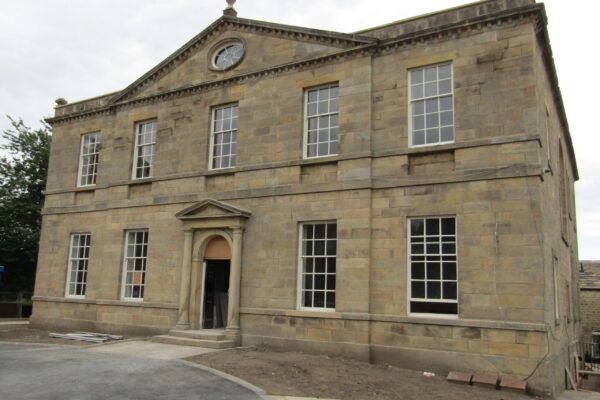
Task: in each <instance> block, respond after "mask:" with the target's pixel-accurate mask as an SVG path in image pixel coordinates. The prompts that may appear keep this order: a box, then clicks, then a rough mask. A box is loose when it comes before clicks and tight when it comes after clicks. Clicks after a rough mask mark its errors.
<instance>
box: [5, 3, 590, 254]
mask: <svg viewBox="0 0 600 400" xmlns="http://www.w3.org/2000/svg"><path fill="white" fill-rule="evenodd" d="M466 2H468V1H460V0H419V1H410V2H409V1H400V0H319V1H314V0H313V1H309V0H306V1H299V0H238V2H237V4H236V9H237V10H238V15H239V16H240V17H244V18H252V19H258V20H264V21H272V22H279V23H284V24H291V25H301V26H307V27H312V28H321V29H328V30H336V31H341V32H352V31H355V30H359V29H364V28H368V27H372V26H375V25H380V24H384V23H388V22H392V21H395V20H398V19H403V18H408V17H412V16H415V15H418V14H422V13H427V12H432V11H437V10H440V9H443V8H447V7H453V6H456V5H460V4H464V3H466ZM545 3H546V7H547V13H548V17H549V29H550V38H551V43H552V47H553V51H554V58H555V62H556V67H557V70H558V76H559V81H560V85H561V89H562V93H563V97H564V101H565V108H566V110H567V115H568V118H569V123H570V126H571V133H572V136H573V141H574V143H575V151H576V153H577V162H578V165H579V173H580V177H581V179H580V181H579V182H578V183H577V184H576V192H577V214H578V215H577V220H578V230H579V256H580V258H581V259H600V202H599V201H598V200H597V198H598V197H599V196H600V157H599V156H598V155H597V153H598V147H599V146H600V135H599V132H598V128H597V124H596V123H594V122H593V120H592V116H593V115H595V113H596V112H598V111H597V105H596V103H597V101H594V100H593V97H592V96H594V95H595V94H597V93H598V89H599V88H598V86H599V85H598V80H597V79H596V78H594V77H593V76H592V74H591V72H590V71H591V70H592V69H595V68H596V67H597V66H598V65H600V60H599V58H600V56H599V52H598V51H597V45H596V40H597V34H596V26H597V21H596V13H595V12H593V10H591V8H592V6H593V4H594V3H593V2H591V1H584V0H571V1H564V0H548V1H546V2H545ZM0 4H1V6H2V7H1V8H0V9H1V12H0V55H1V56H0V130H5V129H7V128H8V127H9V122H8V120H7V119H6V118H4V115H11V116H13V117H17V118H18V117H21V118H23V120H24V121H25V122H26V123H27V124H28V125H30V126H33V127H37V126H39V124H38V123H37V121H39V120H40V119H42V118H43V117H47V116H49V115H51V114H52V112H53V110H52V107H53V104H54V99H56V98H58V97H64V98H66V99H67V100H69V101H75V100H81V99H84V98H87V97H93V96H97V95H100V94H103V93H107V92H112V91H115V90H118V89H122V88H124V87H126V86H127V85H128V84H130V83H131V82H133V81H134V80H135V79H137V78H138V77H140V76H141V75H142V74H143V73H145V72H146V71H148V70H149V69H150V68H152V67H153V66H154V65H156V64H157V63H158V62H160V61H161V60H162V59H164V58H165V57H167V56H168V55H169V54H170V53H172V52H173V51H175V50H176V49H177V48H178V47H179V46H181V45H182V44H183V43H185V42H186V41H187V40H189V39H190V38H191V37H193V36H194V35H196V34H197V33H198V32H200V31H201V30H203V29H204V28H205V27H206V26H208V25H209V24H210V23H212V22H213V21H214V20H216V19H217V18H219V17H220V16H221V14H222V9H223V8H225V6H226V3H225V1H224V0H160V1H159V0H85V1H73V0H18V1H17V0H0Z"/></svg>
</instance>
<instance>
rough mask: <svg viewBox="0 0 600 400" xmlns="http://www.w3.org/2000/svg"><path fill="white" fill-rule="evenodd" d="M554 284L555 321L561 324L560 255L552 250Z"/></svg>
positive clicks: (556, 323)
mask: <svg viewBox="0 0 600 400" xmlns="http://www.w3.org/2000/svg"><path fill="white" fill-rule="evenodd" d="M552 285H553V288H554V296H553V297H554V299H553V300H554V323H555V325H560V294H559V288H560V285H559V271H558V257H557V256H556V254H555V253H554V249H553V250H552Z"/></svg>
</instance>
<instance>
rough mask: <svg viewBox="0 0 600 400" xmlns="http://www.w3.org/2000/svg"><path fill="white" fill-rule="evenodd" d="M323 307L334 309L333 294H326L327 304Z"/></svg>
mask: <svg viewBox="0 0 600 400" xmlns="http://www.w3.org/2000/svg"><path fill="white" fill-rule="evenodd" d="M325 307H327V308H335V292H327V302H326V304H325Z"/></svg>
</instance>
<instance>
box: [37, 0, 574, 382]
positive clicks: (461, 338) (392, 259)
mask: <svg viewBox="0 0 600 400" xmlns="http://www.w3.org/2000/svg"><path fill="white" fill-rule="evenodd" d="M229 14H231V13H229ZM228 43H233V44H241V46H243V48H244V51H245V54H244V55H243V57H241V58H240V59H239V60H234V61H233V65H231V66H230V67H228V68H227V69H224V70H221V71H220V70H218V68H216V67H215V65H214V64H213V62H214V61H215V59H214V54H215V53H214V52H215V51H217V52H219V51H221V49H223V48H224V47H223V46H227V45H228ZM236 62H237V64H236ZM426 69H427V71H425V70H426ZM434 70H435V71H437V72H435V71H434ZM418 71H423V74H425V75H421V76H425V78H424V80H425V81H426V82H430V81H427V79H428V78H427V74H428V73H434V74H435V73H437V75H435V83H436V85H438V86H436V92H435V93H433V94H432V93H429V95H430V96H429V97H427V99H429V100H431V99H433V100H435V107H440V109H437V108H436V109H430V108H425V114H428V113H429V114H431V115H434V116H435V118H438V119H437V120H436V121H437V122H436V121H433V120H431V121H430V120H429V119H427V118H428V116H427V115H425V117H424V118H425V119H424V120H425V121H426V122H425V124H426V127H428V128H432V127H433V128H432V129H431V132H428V131H424V132H425V133H424V135H429V136H426V137H427V139H423V137H425V136H419V133H418V132H417V131H418V129H419V124H420V123H421V122H419V121H418V118H416V117H418V116H419V112H418V111H417V109H418V107H419V105H418V104H417V103H419V101H420V100H419V97H418V95H416V94H415V93H417V91H418V90H419V89H418V88H415V87H416V86H419V79H421V78H419V73H420V72H418ZM432 71H433V72H432ZM447 71H450V78H447V79H446V74H447V73H448V72H447ZM413 72H414V74H413ZM444 80H445V81H449V82H450V86H449V89H448V90H449V92H448V91H445V90H446V89H444V88H443V84H445V83H444V82H442V81H444ZM411 86H412V89H411ZM321 87H328V88H332V89H330V90H329V89H328V90H329V92H328V93H329V94H328V96H330V98H335V99H336V100H335V101H337V104H339V106H338V107H339V108H338V110H339V111H337V114H336V116H335V118H336V119H337V126H339V139H334V134H335V132H334V128H332V127H333V126H334V123H333V122H332V121H334V120H333V119H329V122H327V121H325V122H321V121H319V124H321V123H323V124H325V123H327V124H328V125H327V126H328V127H329V128H328V130H327V132H328V133H327V135H328V136H327V140H328V141H329V142H331V143H333V142H335V140H337V145H335V146H339V150H335V146H334V145H330V146H331V147H330V148H329V149H330V150H329V151H330V152H331V153H333V154H330V155H328V156H324V157H310V156H307V152H309V151H310V149H309V143H308V142H310V140H311V139H310V138H309V132H307V130H310V128H309V126H310V123H311V122H310V121H309V120H310V115H311V114H310V112H311V111H310V108H309V105H308V104H307V102H309V101H310V100H309V98H310V96H312V94H311V90H313V89H314V88H321ZM423 87H424V90H425V91H427V90H428V88H427V83H425V84H424V86H423ZM440 93H443V94H444V95H443V96H442V95H440ZM336 96H337V97H336ZM443 98H446V99H450V103H449V104H450V106H451V111H450V114H449V115H448V114H445V115H442V112H441V111H440V110H441V107H443V104H445V103H444V102H445V101H446V100H444V99H443ZM427 99H425V100H423V102H424V103H426V102H427ZM438 100H439V102H438ZM332 104H333V102H330V104H329V106H330V108H329V111H328V112H329V114H328V115H326V116H327V117H328V118H334V117H331V115H333V113H332V112H331V110H332V107H334V106H333V105H332ZM432 104H433V103H432ZM229 105H235V106H237V112H238V116H237V126H238V127H237V141H236V150H235V152H234V154H235V162H234V166H233V167H232V168H224V169H214V168H212V167H211V166H213V165H214V164H213V161H214V160H213V158H214V154H215V151H216V150H215V149H216V147H215V146H216V143H215V142H214V141H213V139H211V138H213V137H216V136H215V135H216V133H215V118H216V111H215V110H216V109H217V108H219V107H221V106H229ZM413 107H414V108H413ZM425 107H429V103H427V104H426V105H425ZM432 107H433V106H432ZM324 113H325V114H327V111H324ZM229 115H231V114H229ZM435 118H434V119H435ZM447 118H450V120H449V121H450V122H448V119H447ZM444 120H445V121H446V122H444ZM145 121H153V123H154V126H155V127H154V128H152V127H149V128H148V129H150V130H152V129H154V131H152V132H154V135H155V138H154V142H155V144H154V147H153V149H154V151H153V153H152V154H153V159H152V162H151V163H150V162H148V165H150V164H151V167H149V168H148V173H149V175H150V176H148V177H143V178H141V179H135V172H132V168H133V166H134V165H135V163H136V162H137V161H136V160H137V158H138V155H139V154H138V151H141V150H139V148H140V146H141V145H140V143H141V142H140V140H142V141H143V140H145V139H140V137H139V135H138V134H139V129H140V128H139V127H140V126H141V125H143V124H144V122H145ZM432 121H433V122H432ZM49 122H50V123H51V124H52V125H53V128H54V136H53V143H52V150H51V160H50V169H49V177H48V184H47V191H46V203H45V208H44V217H43V228H42V237H41V241H40V258H39V264H38V273H37V280H36V288H35V297H34V308H33V316H32V318H31V321H32V324H33V325H36V326H46V327H48V326H53V327H65V328H69V329H75V328H85V329H90V330H106V331H111V332H118V331H124V332H125V331H127V332H138V333H162V332H166V331H168V330H169V329H171V328H173V327H175V326H176V325H179V327H182V328H192V329H197V328H199V327H202V325H203V323H204V322H205V321H204V319H205V317H206V315H204V314H203V312H204V311H203V307H205V306H206V304H205V301H206V295H205V293H204V291H205V289H206V283H205V280H206V274H207V270H208V269H207V268H208V267H206V265H208V264H207V263H205V256H204V254H205V251H207V250H206V248H207V245H209V243H210V240H211V239H213V238H215V237H220V238H224V239H225V240H226V241H227V243H228V245H229V247H230V251H231V264H230V267H229V268H230V275H229V282H228V283H229V288H228V290H229V295H228V304H227V308H228V313H227V321H226V322H227V328H228V330H227V332H228V334H229V335H230V336H231V337H233V338H235V339H236V340H238V341H239V342H241V343H243V344H245V345H249V344H259V343H262V344H267V345H270V346H279V347H284V348H294V349H302V350H309V351H316V352H323V353H329V354H343V355H346V356H353V357H357V358H361V359H368V360H372V361H375V362H386V363H392V364H397V365H402V366H407V367H411V368H420V369H424V370H433V371H439V372H444V371H448V370H459V371H460V370H464V371H475V370H477V371H491V372H499V373H501V374H511V375H519V376H521V377H523V378H527V379H528V381H529V385H530V387H531V388H533V389H534V390H537V391H541V392H552V393H554V392H557V391H560V390H563V389H564V387H565V384H564V382H565V379H564V370H565V368H568V369H569V370H571V371H572V373H573V372H574V371H573V370H574V356H575V344H576V340H577V339H576V338H577V337H578V332H579V315H578V312H577V310H578V295H577V294H578V291H577V290H573V288H577V287H578V283H577V282H578V281H577V279H578V278H577V237H576V223H575V208H574V201H573V195H574V190H573V183H574V181H575V180H576V179H577V178H578V176H577V167H576V163H575V159H574V152H573V148H572V143H571V139H570V136H569V130H568V124H567V120H566V116H565V113H564V108H563V105H562V99H561V95H560V91H559V88H558V82H557V78H556V73H555V70H554V66H553V61H552V55H551V50H550V46H549V39H548V36H547V30H546V17H545V11H544V8H543V6H542V5H540V4H535V3H534V2H533V1H531V0H489V1H482V2H478V3H474V4H470V5H466V6H463V7H458V8H455V9H450V10H446V11H441V12H439V13H435V14H430V15H426V16H422V17H416V18H413V19H409V20H404V21H401V22H397V23H392V24H389V25H386V26H382V27H377V28H373V29H369V30H365V31H362V32H358V33H354V34H342V33H336V32H324V31H318V30H312V29H306V28H298V27H289V26H284V25H278V24H272V23H264V22H259V21H253V20H246V19H243V18H238V17H237V16H234V15H224V16H223V17H222V18H220V19H219V20H217V21H216V22H215V23H213V24H212V25H211V26H210V27H208V28H207V29H206V30H205V31H203V32H201V33H200V34H199V35H198V36H197V37H195V38H193V39H192V40H191V41H190V42H188V43H187V44H186V45H184V46H183V47H182V48H181V49H179V50H178V51H177V52H176V53H174V54H173V55H172V56H170V57H169V58H167V59H166V60H165V61H164V62H163V63H161V64H160V65H158V66H157V67H156V68H154V69H153V70H152V71H150V72H149V73H148V74H146V75H144V76H143V77H141V78H140V79H139V80H137V81H136V82H134V83H133V84H132V85H130V86H129V87H128V88H126V89H125V90H123V91H120V92H117V93H112V94H109V95H105V96H101V97H98V98H94V99H90V100H85V101H82V102H77V103H71V104H67V105H62V106H59V107H57V109H56V115H55V117H53V118H51V119H50V120H49ZM444 124H445V126H446V127H448V126H449V130H448V129H446V130H444V128H440V129H438V128H439V127H440V126H441V125H444ZM448 124H449V125H448ZM223 127H224V125H223ZM321 128H322V125H321ZM136 132H137V133H136ZM436 132H437V133H436ZM444 132H445V133H444ZM90 133H98V137H99V141H100V143H101V145H100V146H98V147H95V148H93V149H92V150H94V149H96V150H98V152H97V153H98V163H97V173H94V178H93V183H92V184H89V185H81V182H82V180H81V179H82V178H81V175H82V174H81V166H82V159H83V158H82V153H81V151H82V140H83V139H82V137H84V135H88V134H90ZM450 134H451V136H446V139H448V140H441V138H442V137H443V135H450ZM436 135H438V136H436ZM439 135H442V136H439ZM136 136H138V137H137V139H136ZM436 138H437V140H436ZM421 140H427V141H428V142H430V141H431V143H428V145H421V144H419V143H421V142H420V141H421ZM86 149H87V150H89V149H90V148H89V147H86ZM331 149H334V151H331ZM219 151H221V150H219ZM223 151H224V150H223ZM228 151H231V148H229V147H228ZM92 152H93V151H92ZM86 160H87V161H85V162H90V160H91V158H87V159H86ZM92 161H93V160H92ZM134 170H135V169H134ZM88 172H89V170H88ZM92 172H93V171H92ZM434 218H437V219H438V220H439V221H441V222H440V223H444V224H446V223H450V221H453V222H454V224H455V225H454V228H448V229H451V230H452V231H451V232H450V231H448V232H445V233H444V232H442V233H441V234H440V233H439V232H438V233H436V234H435V235H438V236H435V235H433V236H431V235H430V236H427V235H425V236H423V237H421V236H419V235H418V234H417V233H416V232H417V230H418V224H419V222H418V221H417V220H422V221H423V223H425V224H428V223H429V222H427V221H428V219H431V220H432V221H434V220H433V219H434ZM442 219H445V220H444V221H442ZM411 221H417V222H415V224H416V225H414V226H413V225H411V223H412V222H411ZM309 223H310V224H316V225H323V224H327V223H329V224H331V225H328V227H329V226H332V227H334V228H328V229H335V238H334V240H333V239H332V243H335V245H334V249H335V256H331V254H330V253H327V254H329V256H330V257H329V258H328V260H331V259H333V261H328V263H329V264H328V265H329V266H328V268H330V269H328V272H329V275H331V276H332V277H329V278H328V279H330V280H327V285H326V289H327V291H323V293H324V294H323V296H326V297H324V298H325V299H326V300H323V299H322V298H321V297H319V296H321V292H319V293H317V291H313V292H311V293H312V294H309V295H307V296H309V297H308V298H309V300H310V301H311V302H314V303H311V304H318V305H319V307H308V306H307V303H306V298H305V297H304V296H305V295H306V292H310V290H316V288H315V287H313V288H312V289H311V288H309V289H310V290H308V289H307V286H306V279H308V278H306V276H310V278H311V279H312V278H313V275H314V277H315V281H314V284H315V285H319V283H316V282H317V279H319V277H316V273H314V272H313V273H312V275H311V274H309V275H306V273H307V268H308V267H307V264H306V263H307V262H312V261H306V260H308V259H311V257H310V256H307V254H308V253H306V252H307V250H306V248H305V247H303V246H304V245H305V244H304V242H303V238H305V236H304V235H305V234H306V232H307V231H306V230H305V229H308V228H305V226H309ZM431 224H432V226H433V224H437V222H435V221H434V222H431ZM316 225H315V226H316ZM448 226H449V225H448ZM310 229H312V228H310ZM314 229H315V233H314V235H317V233H316V229H317V227H315V228H314ZM427 229H429V228H427ZM432 229H433V228H432ZM138 230H140V231H143V232H147V246H146V247H145V249H146V250H147V255H144V256H141V258H144V264H143V266H142V264H139V265H138V264H136V263H137V261H131V262H132V264H131V265H132V266H131V268H130V269H129V270H128V264H127V263H128V262H129V261H128V260H129V259H130V258H131V257H133V256H131V254H130V253H129V251H130V250H129V248H128V247H127V244H131V242H130V240H132V239H131V238H130V235H129V233H130V232H131V231H138ZM311 232H312V231H311ZM427 232H429V233H431V232H433V231H429V230H428V231H427ZM77 234H82V235H84V237H89V240H90V241H89V243H88V246H87V248H88V249H89V252H88V253H87V254H84V257H83V258H84V259H86V260H87V261H86V263H85V265H83V264H78V265H80V266H81V265H83V267H80V269H85V274H80V275H77V273H76V274H74V275H73V274H72V269H73V268H74V267H73V265H74V264H73V262H74V257H73V253H72V251H71V253H72V254H71V256H70V255H69V254H70V249H71V250H72V249H73V243H72V242H73V240H74V239H73V237H74V235H77ZM85 235H89V236H85ZM443 235H446V236H443ZM434 236H435V237H437V238H438V239H435V237H434ZM140 237H141V236H140ZM421 239H423V240H424V241H427V242H429V240H434V239H435V240H438V241H442V242H444V241H448V243H449V244H450V247H444V246H445V245H444V244H442V248H445V249H446V250H439V248H437V247H436V249H437V250H436V251H438V252H439V251H441V252H442V253H443V254H442V256H444V257H448V258H445V259H444V260H445V261H447V262H446V264H448V267H447V268H448V271H450V272H448V275H445V274H446V272H445V271H446V269H445V268H446V266H445V264H444V265H442V266H441V268H442V275H441V276H440V272H439V271H440V269H439V268H440V266H439V264H437V266H436V264H435V260H434V261H431V260H432V259H428V260H429V261H426V263H430V264H431V270H429V269H428V270H427V271H428V272H427V274H429V275H428V276H429V278H426V279H425V278H424V280H423V279H422V280H419V279H418V278H419V277H418V276H417V275H418V272H417V269H418V268H419V267H418V265H417V264H419V263H420V262H421V261H420V260H421V259H419V258H418V257H419V256H416V257H414V256H415V254H419V251H420V250H418V248H419V244H418V241H419V240H421ZM78 240H79V239H78ZM138 240H141V239H138ZM435 240H434V241H435ZM128 241H129V242H128ZM454 242H455V243H456V244H455V248H454V247H452V244H453V243H454ZM301 244H302V245H301ZM332 245H333V244H332ZM412 246H415V247H412ZM434 246H435V245H434ZM83 247H85V246H83ZM315 248H316V247H315ZM132 249H133V247H132ZM428 249H431V248H429V247H428ZM452 249H453V250H452ZM146 250H144V251H146ZM131 251H133V252H135V251H137V250H135V249H134V250H131ZM140 251H142V250H140ZM315 251H317V250H315ZM328 251H329V250H328ZM428 251H429V250H428ZM432 252H433V253H435V251H433V250H432ZM136 254H137V253H136ZM140 254H141V253H140ZM311 254H312V253H311ZM130 256H131V257H130ZM305 256H306V257H305ZM424 257H425V256H424ZM452 257H454V258H452ZM75 258H77V257H75ZM134 258H135V257H134ZM131 259H133V258H131ZM315 260H316V258H315ZM315 262H316V261H315ZM437 262H438V263H439V262H440V261H439V260H438V261H437ZM332 263H335V264H332ZM442 264H443V263H442ZM311 265H312V264H311ZM331 265H336V266H337V268H336V269H335V270H333V269H331V268H332V267H330V266H331ZM453 265H454V266H455V267H453ZM413 268H414V269H413ZM427 268H430V267H427ZM435 268H437V271H438V272H437V274H436V272H435V271H434V270H435ZM142 270H143V272H144V275H143V277H142V275H140V274H139V272H140V271H142ZM332 271H335V272H334V273H333V272H332ZM429 271H431V272H429ZM452 271H455V272H454V274H455V275H456V276H455V277H454V276H453V273H452ZM80 272H81V271H80ZM305 275H306V276H305ZM69 279H71V280H69ZM73 279H75V281H77V280H79V281H81V280H82V279H83V280H85V282H84V283H85V291H84V292H82V291H81V290H80V291H79V292H77V290H79V289H77V286H76V285H72V286H69V284H68V283H69V282H70V283H72V282H73ZM331 279H333V280H331ZM136 280H137V281H136ZM423 281H424V282H425V283H422V282H423ZM127 282H129V283H127ZM136 282H137V283H136ZM80 283H81V282H80ZM136 284H137V285H138V286H139V285H140V284H143V287H144V288H143V296H142V298H136V299H131V298H129V297H130V296H128V295H127V293H129V292H127V290H129V289H126V288H125V287H124V286H126V285H129V286H132V287H133V286H135V285H136ZM419 285H426V286H419ZM440 285H441V286H440ZM80 287H82V286H81V285H80ZM423 287H427V290H428V293H429V295H430V298H425V299H424V298H423V296H424V295H422V294H419V293H421V292H420V290H424V289H422V288H423ZM440 287H442V288H443V293H444V295H443V296H445V299H446V300H448V299H450V300H449V301H447V302H445V303H444V302H443V301H440V302H438V301H436V296H437V297H438V298H437V300H440V299H439V297H443V296H440V294H439V293H440V292H439V291H440V289H439V288H440ZM133 290H134V292H132V293H138V294H139V293H140V292H136V291H137V290H139V289H133ZM436 290H437V295H436ZM73 293H75V295H73ZM453 293H455V294H453ZM130 294H131V293H130ZM310 296H312V297H310ZM133 300H135V301H133ZM452 300H454V301H452ZM433 303H436V304H433ZM438 303H444V304H446V305H442V306H439V304H438ZM439 307H441V308H439ZM442 308H443V309H444V310H445V311H444V312H443V313H442V314H441V315H440V314H439V313H436V310H438V309H442ZM418 310H421V311H422V310H426V311H427V312H415V311H418Z"/></svg>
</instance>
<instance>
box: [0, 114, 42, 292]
mask: <svg viewBox="0 0 600 400" xmlns="http://www.w3.org/2000/svg"><path fill="white" fill-rule="evenodd" d="M8 119H9V120H10V122H11V125H12V128H11V129H7V130H5V131H4V132H3V133H2V138H3V139H4V141H5V142H6V143H5V144H2V145H0V150H2V153H0V154H1V156H0V265H4V266H5V267H6V268H5V274H4V279H3V281H4V288H3V290H7V291H21V290H23V291H29V292H31V291H33V285H34V282H35V268H36V263H37V255H38V244H39V240H40V229H41V225H42V215H41V211H42V207H43V203H44V195H43V190H44V188H45V186H46V176H47V174H48V158H49V155H50V141H51V137H52V136H51V128H50V127H49V126H48V125H45V124H44V125H43V127H42V128H41V129H37V130H33V129H31V128H30V127H28V126H26V125H25V124H24V123H23V121H22V120H21V119H19V120H18V121H15V120H14V119H12V118H11V117H8Z"/></svg>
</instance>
